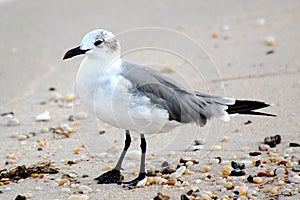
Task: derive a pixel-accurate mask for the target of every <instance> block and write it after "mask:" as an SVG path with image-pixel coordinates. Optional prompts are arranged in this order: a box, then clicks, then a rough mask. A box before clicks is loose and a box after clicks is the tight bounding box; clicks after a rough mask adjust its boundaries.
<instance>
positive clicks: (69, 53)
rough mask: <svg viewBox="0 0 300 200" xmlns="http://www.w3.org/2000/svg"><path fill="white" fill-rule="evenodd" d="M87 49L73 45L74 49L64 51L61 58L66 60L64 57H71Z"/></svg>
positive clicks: (83, 52)
mask: <svg viewBox="0 0 300 200" xmlns="http://www.w3.org/2000/svg"><path fill="white" fill-rule="evenodd" d="M88 50H89V49H87V50H82V49H80V46H79V47H75V48H74V49H70V50H69V51H67V53H65V55H64V57H63V60H66V59H69V58H72V57H74V56H78V55H81V54H85V52H87V51H88Z"/></svg>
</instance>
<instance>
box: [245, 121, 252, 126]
mask: <svg viewBox="0 0 300 200" xmlns="http://www.w3.org/2000/svg"><path fill="white" fill-rule="evenodd" d="M251 123H252V121H250V120H248V121H246V122H245V123H244V124H245V125H248V124H251Z"/></svg>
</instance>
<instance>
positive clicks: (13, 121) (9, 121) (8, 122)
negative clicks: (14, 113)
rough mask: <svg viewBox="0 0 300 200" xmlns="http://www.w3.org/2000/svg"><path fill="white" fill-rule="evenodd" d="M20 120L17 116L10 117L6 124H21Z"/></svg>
mask: <svg viewBox="0 0 300 200" xmlns="http://www.w3.org/2000/svg"><path fill="white" fill-rule="evenodd" d="M19 125H20V121H19V120H18V119H17V118H10V119H8V121H7V123H6V126H19Z"/></svg>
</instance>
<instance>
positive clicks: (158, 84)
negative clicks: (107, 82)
mask: <svg viewBox="0 0 300 200" xmlns="http://www.w3.org/2000/svg"><path fill="white" fill-rule="evenodd" d="M122 68H123V70H122V76H124V77H125V78H126V79H128V80H129V81H130V82H131V83H132V85H133V87H132V88H130V90H131V92H132V93H133V94H134V95H145V96H147V97H148V98H150V100H151V103H153V104H155V105H156V106H157V107H159V108H163V109H166V110H167V111H168V112H169V120H176V121H178V122H181V123H189V122H196V123H197V124H199V125H205V123H206V121H207V119H210V118H211V117H213V116H217V117H222V116H221V115H224V112H225V111H224V110H225V107H224V105H226V102H225V100H222V97H214V96H210V95H206V94H203V93H200V92H195V91H188V90H186V89H185V88H184V87H183V86H181V85H180V84H179V83H177V82H176V81H174V80H172V79H171V78H169V77H167V76H165V75H164V74H162V73H159V72H157V71H155V70H153V69H151V68H149V67H146V66H141V65H137V64H135V63H131V62H129V61H126V60H122ZM214 99H216V101H214ZM225 113H226V112H225ZM219 115H220V116H219Z"/></svg>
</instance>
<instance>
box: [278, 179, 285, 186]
mask: <svg viewBox="0 0 300 200" xmlns="http://www.w3.org/2000/svg"><path fill="white" fill-rule="evenodd" d="M284 185H285V182H284V181H283V180H279V181H278V182H277V186H284Z"/></svg>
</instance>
